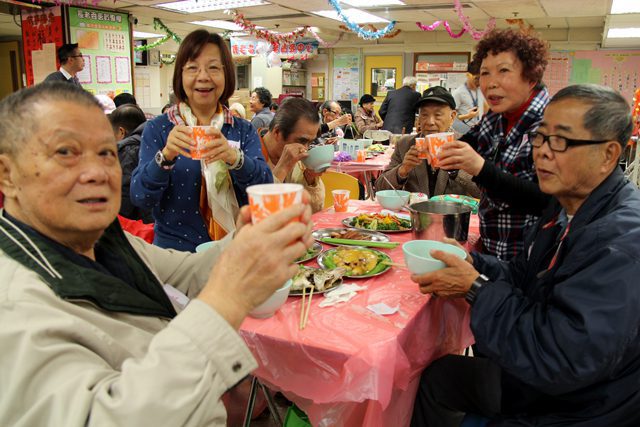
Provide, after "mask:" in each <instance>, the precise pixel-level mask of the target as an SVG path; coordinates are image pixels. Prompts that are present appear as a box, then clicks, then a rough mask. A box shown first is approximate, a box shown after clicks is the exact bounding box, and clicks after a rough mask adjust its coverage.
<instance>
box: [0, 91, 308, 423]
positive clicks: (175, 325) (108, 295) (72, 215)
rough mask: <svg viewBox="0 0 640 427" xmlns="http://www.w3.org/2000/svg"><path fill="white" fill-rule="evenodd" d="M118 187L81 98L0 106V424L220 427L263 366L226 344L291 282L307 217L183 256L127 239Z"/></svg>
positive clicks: (287, 216) (90, 103)
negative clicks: (243, 385)
mask: <svg viewBox="0 0 640 427" xmlns="http://www.w3.org/2000/svg"><path fill="white" fill-rule="evenodd" d="M120 179H121V172H120V165H119V164H118V155H117V145H116V141H115V138H114V135H113V131H112V129H111V126H110V125H109V122H108V120H107V118H106V117H105V115H104V114H103V112H102V110H101V109H100V106H99V105H98V104H97V103H96V101H95V99H94V98H93V96H91V95H90V94H88V93H86V92H84V91H82V90H81V89H79V88H75V87H73V86H71V85H68V84H64V83H53V84H43V85H38V86H35V87H32V88H29V89H26V90H23V91H20V92H17V93H15V94H13V95H11V96H10V97H8V98H5V99H4V100H3V101H2V102H1V103H0V191H2V192H3V193H4V194H5V197H6V198H5V209H4V210H0V341H1V342H2V351H1V352H0V394H1V395H2V399H0V425H3V426H9V425H25V426H27V425H28V426H37V425H59V426H85V425H96V426H104V425H117V426H143V425H158V426H160V425H166V426H211V425H216V426H222V425H225V420H226V415H225V414H226V413H225V409H224V406H223V404H222V403H221V401H220V397H221V395H222V394H223V393H224V392H225V391H226V390H227V389H229V388H231V387H232V386H234V385H235V384H236V383H238V382H239V381H240V380H242V379H243V378H244V377H245V376H246V375H247V374H248V373H249V372H251V370H252V369H254V368H255V367H256V366H257V365H256V362H255V360H254V359H253V357H252V355H251V353H250V352H249V350H248V349H247V347H246V346H245V344H244V342H243V341H242V339H241V338H240V336H239V335H238V334H237V332H236V330H237V329H238V327H239V326H240V324H241V322H242V320H243V318H244V317H245V316H246V315H247V313H248V312H249V311H250V310H251V309H252V308H253V307H255V306H256V305H258V304H259V303H261V302H262V301H263V300H265V299H266V298H267V297H268V296H269V295H271V294H272V293H273V291H274V290H276V289H277V288H278V287H280V286H281V285H282V284H283V283H284V282H285V281H286V280H287V279H288V278H290V277H291V276H292V275H293V274H294V273H295V271H296V270H297V266H296V265H295V264H293V261H294V260H295V259H296V257H298V256H300V255H302V254H303V253H304V251H305V247H306V246H307V245H308V244H310V243H311V240H310V234H309V233H310V209H309V208H308V206H306V205H304V204H300V205H296V206H294V207H291V208H289V209H288V210H285V211H282V212H280V213H278V214H276V215H273V216H271V217H269V218H267V219H266V220H264V221H262V222H260V223H259V224H257V225H255V226H253V225H250V224H248V222H249V212H248V208H243V209H242V210H241V214H240V219H239V223H240V225H241V226H242V227H241V228H239V231H237V232H236V235H235V238H234V239H233V240H231V239H230V236H229V237H227V238H226V239H224V240H222V241H220V242H216V243H214V247H213V248H212V249H210V250H209V251H207V252H204V253H200V254H190V253H183V252H178V251H173V250H166V249H161V248H158V247H156V246H151V245H148V244H146V243H145V242H143V241H142V240H140V239H137V238H135V237H132V236H130V235H127V234H125V233H124V232H123V231H122V229H121V228H120V226H119V224H118V222H117V220H116V214H117V213H118V209H119V207H120ZM299 216H302V221H300V222H298V221H292V220H293V219H294V218H297V217H299ZM223 249H224V250H223ZM189 299H191V301H190V302H189Z"/></svg>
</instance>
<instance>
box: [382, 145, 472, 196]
mask: <svg viewBox="0 0 640 427" xmlns="http://www.w3.org/2000/svg"><path fill="white" fill-rule="evenodd" d="M415 143H416V135H407V136H404V137H402V138H400V139H399V140H398V142H397V144H396V149H395V151H394V152H393V155H392V156H391V161H390V162H389V164H388V165H387V168H386V169H385V170H384V172H382V174H381V175H380V176H379V177H378V180H377V181H376V190H391V189H392V188H391V186H390V185H389V184H388V183H387V181H385V179H384V177H386V178H387V179H388V180H389V182H391V184H393V186H394V187H395V188H396V189H397V190H399V189H402V190H406V191H411V192H412V193H425V194H427V193H428V191H429V174H428V173H427V161H426V160H424V161H423V163H422V164H421V165H419V166H417V167H415V168H414V169H413V170H412V171H411V172H409V176H407V179H406V180H404V181H400V178H399V177H398V168H400V165H402V160H403V159H404V155H405V154H406V153H407V151H409V148H411V146H413V145H415ZM383 176H384V177H383ZM441 194H461V195H465V196H471V197H476V198H479V197H480V190H478V187H477V186H476V185H475V184H474V183H473V182H472V181H471V175H469V174H468V173H466V172H464V171H458V174H457V176H456V177H455V179H451V177H450V176H449V173H447V171H444V170H439V171H438V175H437V178H436V186H435V191H434V194H428V196H429V197H433V196H439V195H441Z"/></svg>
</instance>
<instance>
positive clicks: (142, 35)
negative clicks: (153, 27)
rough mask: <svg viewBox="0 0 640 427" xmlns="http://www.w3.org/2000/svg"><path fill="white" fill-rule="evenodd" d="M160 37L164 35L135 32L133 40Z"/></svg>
mask: <svg viewBox="0 0 640 427" xmlns="http://www.w3.org/2000/svg"><path fill="white" fill-rule="evenodd" d="M160 37H164V36H163V35H162V34H155V33H145V32H144V31H134V32H133V38H134V39H157V38H160Z"/></svg>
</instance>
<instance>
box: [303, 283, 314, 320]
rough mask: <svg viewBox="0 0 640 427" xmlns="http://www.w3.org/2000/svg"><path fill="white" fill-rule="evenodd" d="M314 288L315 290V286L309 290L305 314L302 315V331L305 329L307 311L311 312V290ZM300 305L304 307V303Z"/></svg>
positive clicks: (307, 316)
mask: <svg viewBox="0 0 640 427" xmlns="http://www.w3.org/2000/svg"><path fill="white" fill-rule="evenodd" d="M315 288H316V287H315V286H314V287H312V288H311V293H309V300H308V303H307V311H305V313H304V322H302V329H304V328H306V327H307V320H309V311H311V300H312V299H313V290H314V289H315ZM302 305H303V307H304V302H303V303H302Z"/></svg>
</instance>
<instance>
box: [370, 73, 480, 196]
mask: <svg viewBox="0 0 640 427" xmlns="http://www.w3.org/2000/svg"><path fill="white" fill-rule="evenodd" d="M414 108H415V110H417V111H418V124H419V126H420V132H421V134H420V135H405V136H404V137H402V138H400V139H399V140H398V142H397V144H396V149H395V151H394V152H393V155H392V156H391V161H390V162H389V165H387V168H386V170H385V171H384V172H383V173H382V174H381V176H380V177H379V178H378V180H377V181H376V189H378V190H388V189H392V188H395V189H403V190H407V191H411V192H420V193H426V194H427V195H428V196H429V197H433V196H437V195H441V194H462V195H467V196H472V197H479V196H480V191H479V190H478V187H477V186H476V185H475V184H474V183H473V182H472V181H471V175H469V174H468V173H466V172H464V171H458V172H457V173H448V172H447V171H445V170H442V169H439V168H433V167H432V166H431V165H430V164H429V162H427V160H423V159H420V158H419V156H418V149H417V148H416V136H422V137H424V136H425V135H428V134H432V133H439V132H451V131H452V129H451V125H452V124H453V120H454V119H455V117H456V102H455V101H454V99H453V96H452V95H451V94H450V93H449V91H448V90H447V89H445V88H443V87H442V86H434V87H431V88H429V89H427V90H426V91H425V92H424V95H423V96H422V98H420V99H419V100H418V102H417V103H416V104H415V105H414ZM415 110H414V111H415ZM385 178H386V179H385ZM390 184H391V185H390ZM392 186H393V187H392Z"/></svg>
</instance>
